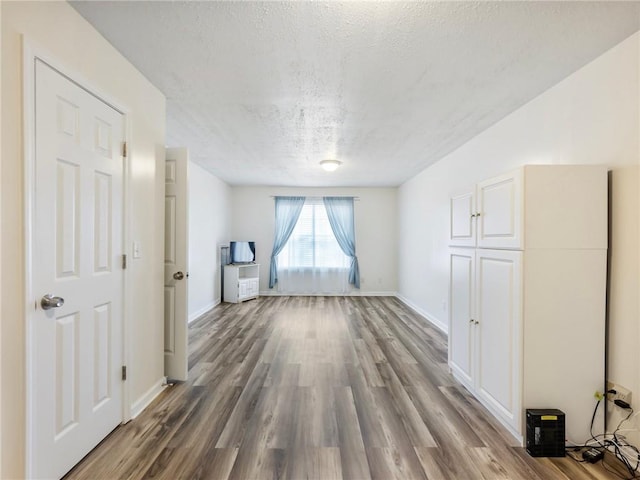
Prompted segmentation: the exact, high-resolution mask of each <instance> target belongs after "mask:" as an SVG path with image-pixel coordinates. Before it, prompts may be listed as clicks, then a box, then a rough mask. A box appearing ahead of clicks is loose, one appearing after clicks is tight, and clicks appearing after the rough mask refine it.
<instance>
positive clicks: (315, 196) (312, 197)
mask: <svg viewBox="0 0 640 480" xmlns="http://www.w3.org/2000/svg"><path fill="white" fill-rule="evenodd" d="M269 197H271V198H276V197H281V198H292V197H305V198H308V199H310V200H322V198H323V197H334V198H353V200H354V201H356V202H357V201H360V197H354V196H353V195H323V196H318V195H269Z"/></svg>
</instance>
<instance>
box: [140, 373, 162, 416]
mask: <svg viewBox="0 0 640 480" xmlns="http://www.w3.org/2000/svg"><path fill="white" fill-rule="evenodd" d="M166 386H167V377H161V378H160V379H159V380H156V382H155V383H154V384H153V385H152V386H151V388H150V389H149V390H147V391H146V393H145V394H144V395H142V397H140V398H139V399H138V400H136V401H135V402H134V403H133V405H132V406H131V419H132V420H133V419H134V418H136V417H137V416H138V415H140V414H141V413H142V412H143V410H144V409H145V408H147V407H148V406H149V405H150V404H151V402H153V400H155V398H156V397H157V396H158V395H160V393H161V392H162V390H164V388H165V387H166Z"/></svg>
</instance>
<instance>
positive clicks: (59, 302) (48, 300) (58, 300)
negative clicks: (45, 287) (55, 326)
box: [40, 293, 64, 310]
mask: <svg viewBox="0 0 640 480" xmlns="http://www.w3.org/2000/svg"><path fill="white" fill-rule="evenodd" d="M63 305H64V298H62V297H54V296H53V295H51V294H50V293H47V294H46V295H45V296H44V297H42V300H40V306H41V307H42V309H43V310H51V309H52V308H59V307H61V306H63Z"/></svg>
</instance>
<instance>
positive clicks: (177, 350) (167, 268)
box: [164, 148, 215, 380]
mask: <svg viewBox="0 0 640 480" xmlns="http://www.w3.org/2000/svg"><path fill="white" fill-rule="evenodd" d="M165 165H166V169H165V226H164V228H165V231H164V235H165V236H164V252H165V253H164V370H165V375H166V376H167V377H169V378H170V379H172V380H186V379H187V372H188V368H189V365H188V358H189V351H188V327H187V323H188V319H187V316H188V313H187V301H188V298H187V297H188V282H187V279H188V277H189V272H188V271H187V264H188V260H189V258H188V252H189V250H188V245H189V243H188V242H189V240H188V214H189V210H188V197H187V195H188V192H187V186H188V175H189V173H188V172H189V154H188V152H187V149H186V148H168V149H167V152H166V163H165ZM211 248H215V245H212V246H211ZM212 274H213V273H212Z"/></svg>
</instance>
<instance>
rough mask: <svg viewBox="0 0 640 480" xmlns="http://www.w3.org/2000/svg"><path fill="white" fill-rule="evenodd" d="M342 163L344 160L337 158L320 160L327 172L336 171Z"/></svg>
mask: <svg viewBox="0 0 640 480" xmlns="http://www.w3.org/2000/svg"><path fill="white" fill-rule="evenodd" d="M340 165H342V162H341V161H340V160H335V159H332V158H328V159H326V160H322V161H321V162H320V166H321V167H322V168H324V169H325V170H326V171H327V172H334V171H335V170H336V169H337V168H338V167H339V166H340Z"/></svg>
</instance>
